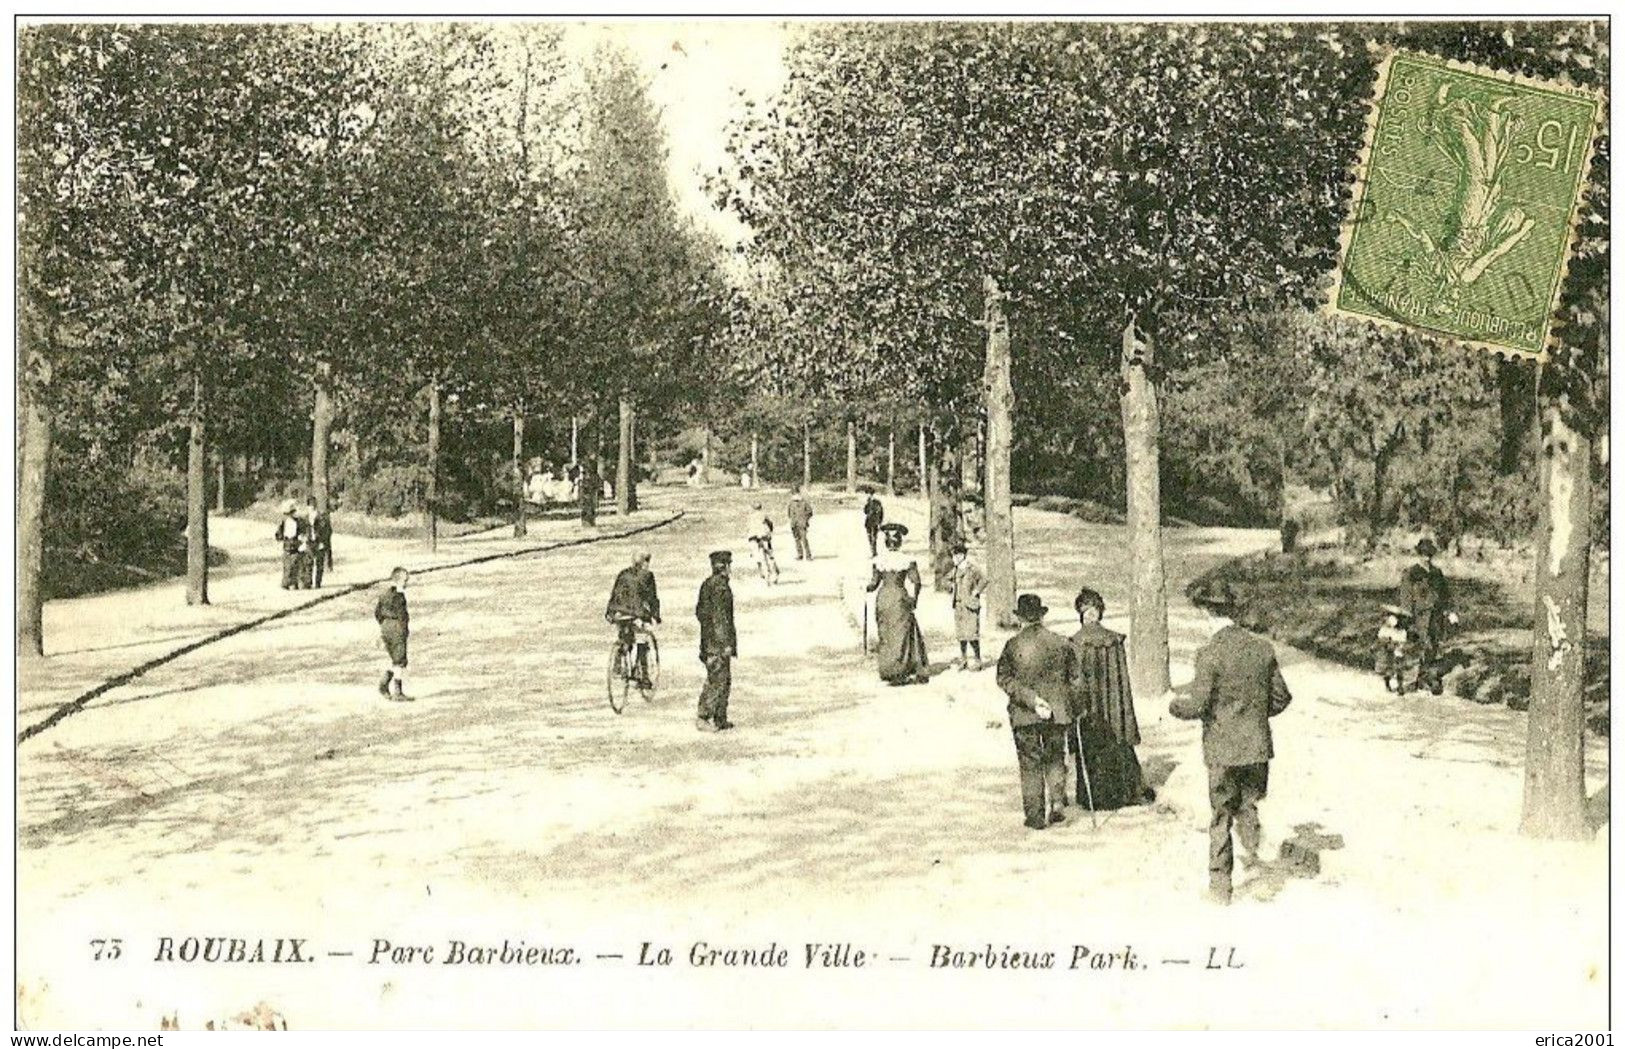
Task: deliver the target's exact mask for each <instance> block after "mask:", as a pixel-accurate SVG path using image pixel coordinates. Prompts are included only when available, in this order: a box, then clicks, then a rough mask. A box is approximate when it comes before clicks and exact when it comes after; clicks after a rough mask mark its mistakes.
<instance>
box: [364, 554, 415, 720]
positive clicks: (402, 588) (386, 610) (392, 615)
mask: <svg viewBox="0 0 1625 1049" xmlns="http://www.w3.org/2000/svg"><path fill="white" fill-rule="evenodd" d="M407 578H408V573H407V571H406V569H404V568H396V569H395V570H394V571H392V572H390V573H389V588H388V589H387V590H385V591H384V592H383V593H382V594H379V595H378V603H377V605H375V606H373V610H372V615H373V618H374V619H376V620H378V633H379V635H380V637H381V638H382V640H383V642H384V651H385V652H387V653H389V667H388V669H386V670H385V671H384V679H383V680H382V681H380V682H378V692H379V694H380V695H382V696H383V697H384V698H385V699H390V700H394V701H395V702H397V703H406V702H410V701H411V699H412V697H411V696H408V695H407V694H406V639H407V636H408V635H409V634H410V633H411V617H410V616H409V615H408V614H407V611H406V581H407Z"/></svg>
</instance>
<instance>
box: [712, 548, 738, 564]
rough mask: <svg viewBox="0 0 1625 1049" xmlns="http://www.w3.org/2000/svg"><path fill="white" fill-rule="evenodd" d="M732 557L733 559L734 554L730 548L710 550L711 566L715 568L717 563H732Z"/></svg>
mask: <svg viewBox="0 0 1625 1049" xmlns="http://www.w3.org/2000/svg"><path fill="white" fill-rule="evenodd" d="M733 559H734V555H733V551H731V550H713V551H711V567H712V568H716V567H717V566H718V565H727V564H732V563H733Z"/></svg>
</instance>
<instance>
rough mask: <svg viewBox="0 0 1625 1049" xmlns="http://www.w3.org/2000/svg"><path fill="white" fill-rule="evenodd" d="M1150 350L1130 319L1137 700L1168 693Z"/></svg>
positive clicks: (1125, 362)
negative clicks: (1138, 336)
mask: <svg viewBox="0 0 1625 1049" xmlns="http://www.w3.org/2000/svg"><path fill="white" fill-rule="evenodd" d="M1154 352H1155V347H1154V346H1153V345H1152V343H1151V340H1150V339H1149V338H1147V339H1145V340H1144V341H1142V340H1140V339H1139V338H1137V337H1136V334H1135V323H1134V319H1133V318H1132V317H1131V318H1130V319H1129V322H1128V324H1127V325H1126V326H1125V327H1124V328H1123V358H1122V374H1123V385H1124V391H1125V392H1124V393H1123V446H1124V451H1125V453H1126V454H1125V455H1124V460H1125V472H1124V482H1125V483H1124V487H1125V489H1126V493H1127V501H1128V508H1127V509H1128V542H1129V554H1130V559H1131V562H1132V565H1133V572H1132V578H1133V581H1134V582H1133V588H1132V589H1131V591H1130V594H1129V621H1130V626H1129V679H1130V681H1131V683H1132V684H1133V686H1134V692H1135V694H1136V695H1138V696H1140V697H1141V698H1142V700H1148V701H1154V699H1155V697H1159V696H1161V695H1162V694H1163V693H1164V692H1166V691H1167V690H1168V594H1167V591H1166V585H1167V584H1166V579H1165V576H1164V573H1163V566H1162V490H1161V478H1160V477H1159V471H1160V469H1161V466H1160V459H1159V450H1158V444H1159V440H1160V426H1161V423H1160V421H1159V419H1158V415H1157V387H1156V382H1155V380H1154V379H1153V378H1152V375H1151V371H1152V367H1153V354H1154Z"/></svg>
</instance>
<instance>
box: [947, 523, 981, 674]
mask: <svg viewBox="0 0 1625 1049" xmlns="http://www.w3.org/2000/svg"><path fill="white" fill-rule="evenodd" d="M953 558H954V576H953V586H952V591H951V592H952V603H953V609H954V637H955V638H957V639H958V640H959V659H958V660H957V661H956V662H955V665H956V666H958V667H959V669H961V670H981V669H982V592H983V591H984V590H986V589H987V577H986V576H984V575H983V574H982V570H981V569H980V568H977V567H976V566H975V565H974V564H972V563H971V560H970V553H969V552H968V551H967V550H966V549H965V544H964V543H955V544H954V548H953ZM973 660H974V661H975V663H976V665H975V666H974V667H973V666H971V662H972V661H973Z"/></svg>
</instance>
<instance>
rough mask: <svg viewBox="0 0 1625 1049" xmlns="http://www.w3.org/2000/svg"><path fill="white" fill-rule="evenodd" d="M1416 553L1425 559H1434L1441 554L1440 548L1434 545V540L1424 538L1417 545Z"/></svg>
mask: <svg viewBox="0 0 1625 1049" xmlns="http://www.w3.org/2000/svg"><path fill="white" fill-rule="evenodd" d="M1416 552H1417V553H1418V554H1421V555H1422V556H1423V557H1432V556H1433V555H1434V554H1436V553H1438V552H1439V548H1438V547H1437V546H1436V545H1434V542H1433V540H1431V539H1429V538H1428V537H1427V536H1423V537H1422V538H1421V539H1420V540H1419V541H1418V542H1417V544H1416Z"/></svg>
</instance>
